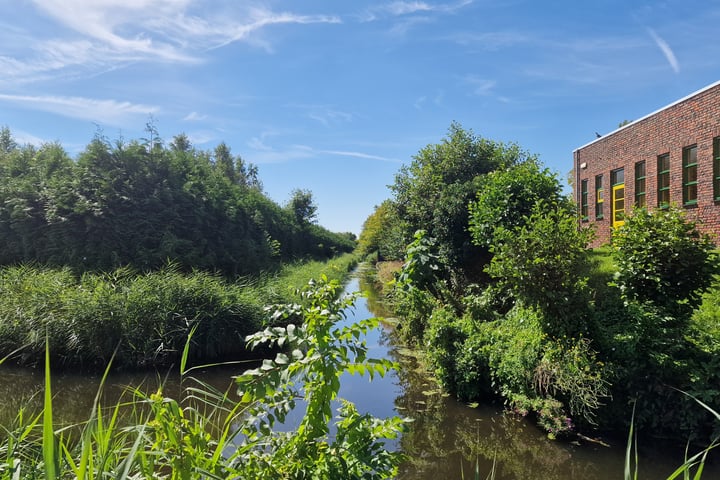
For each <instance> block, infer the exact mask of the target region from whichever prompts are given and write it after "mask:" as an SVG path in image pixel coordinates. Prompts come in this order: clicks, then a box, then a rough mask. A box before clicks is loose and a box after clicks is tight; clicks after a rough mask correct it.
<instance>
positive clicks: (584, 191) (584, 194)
mask: <svg viewBox="0 0 720 480" xmlns="http://www.w3.org/2000/svg"><path fill="white" fill-rule="evenodd" d="M580 218H581V219H582V221H583V222H587V220H588V181H587V180H583V181H581V182H580Z"/></svg>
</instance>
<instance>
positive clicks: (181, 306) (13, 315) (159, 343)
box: [0, 254, 355, 370]
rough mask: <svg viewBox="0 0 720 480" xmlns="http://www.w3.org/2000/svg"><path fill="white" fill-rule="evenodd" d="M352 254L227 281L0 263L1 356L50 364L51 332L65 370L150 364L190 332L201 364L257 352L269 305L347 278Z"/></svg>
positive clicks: (165, 359) (169, 356)
mask: <svg viewBox="0 0 720 480" xmlns="http://www.w3.org/2000/svg"><path fill="white" fill-rule="evenodd" d="M354 265H355V257H354V256H352V255H351V254H347V255H344V256H341V257H338V258H336V259H334V260H330V261H328V262H315V261H314V262H305V263H297V264H293V265H290V266H286V267H284V268H283V269H282V270H281V271H279V272H278V273H276V274H274V275H266V276H264V277H259V278H240V279H238V280H237V281H233V282H231V281H228V280H226V279H224V278H222V277H220V276H218V275H214V274H211V273H207V272H201V271H195V272H191V273H184V272H181V271H179V270H178V269H177V268H174V267H172V266H169V267H166V268H163V269H161V270H157V271H153V272H148V273H136V272H134V271H132V270H130V269H118V270H115V271H112V272H109V273H86V274H83V275H82V276H80V277H79V278H78V277H77V276H75V275H74V274H73V273H72V272H71V271H70V270H69V269H47V268H40V267H36V266H18V267H6V268H2V269H0V355H6V354H8V353H9V352H11V351H13V350H15V349H17V348H18V347H20V346H22V347H23V351H22V355H21V356H18V357H16V358H17V359H18V361H20V362H22V363H25V364H31V365H37V366H41V365H43V357H44V355H45V352H46V348H45V338H46V337H49V339H50V340H49V342H50V352H51V361H52V363H53V366H55V367H56V368H66V367H73V368H78V367H79V368H85V369H94V370H101V369H103V368H104V366H105V365H107V364H108V363H109V360H110V358H111V357H112V358H114V361H113V366H114V367H115V368H126V369H127V368H145V367H148V366H154V367H156V366H164V365H170V364H172V363H173V362H176V361H177V359H178V358H179V357H180V354H181V352H182V350H183V347H184V345H185V341H186V339H187V337H188V334H189V332H190V330H191V329H193V328H195V329H196V332H195V335H194V340H193V343H192V345H191V347H190V350H189V352H188V358H189V359H190V360H192V361H193V362H198V361H202V362H212V361H223V360H227V359H237V358H242V357H245V356H247V355H248V351H247V350H246V348H245V342H244V338H245V336H246V335H249V334H250V333H253V332H255V331H257V330H258V329H259V328H260V327H262V326H264V322H265V312H264V308H265V306H266V305H269V304H280V303H291V302H294V301H297V298H296V297H295V292H296V290H297V289H299V288H300V287H301V286H303V285H305V284H306V283H307V282H308V280H309V279H311V278H319V277H320V275H321V274H323V273H324V274H326V275H327V276H328V277H329V278H330V279H338V280H344V279H345V278H346V277H347V276H348V274H349V271H350V270H351V268H352V267H353V266H354Z"/></svg>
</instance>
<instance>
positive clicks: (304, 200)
mask: <svg viewBox="0 0 720 480" xmlns="http://www.w3.org/2000/svg"><path fill="white" fill-rule="evenodd" d="M287 208H288V210H290V212H291V213H292V214H293V215H294V216H295V220H296V221H297V223H298V225H301V226H302V225H308V224H310V223H315V221H316V219H317V205H315V200H314V199H313V195H312V192H311V191H310V190H303V189H299V188H296V189H295V190H293V191H292V193H291V194H290V201H289V202H288V204H287Z"/></svg>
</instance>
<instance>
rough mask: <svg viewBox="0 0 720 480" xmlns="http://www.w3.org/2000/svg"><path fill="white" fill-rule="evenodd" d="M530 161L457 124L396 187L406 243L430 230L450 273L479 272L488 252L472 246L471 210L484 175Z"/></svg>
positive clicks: (400, 176)
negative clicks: (416, 234)
mask: <svg viewBox="0 0 720 480" xmlns="http://www.w3.org/2000/svg"><path fill="white" fill-rule="evenodd" d="M527 158H529V155H528V154H527V153H526V152H523V151H522V150H521V149H520V148H519V147H518V146H517V145H515V144H507V145H506V144H503V143H499V142H494V141H491V140H488V139H484V138H481V137H478V136H476V135H475V134H474V133H473V132H472V131H469V130H465V129H463V128H462V127H461V126H460V125H459V124H457V123H453V124H451V125H450V128H449V129H448V134H447V137H446V138H444V139H443V140H442V141H441V142H440V143H438V144H434V145H428V146H426V147H425V148H423V149H421V150H420V151H419V152H418V153H417V155H415V156H414V157H413V161H412V162H411V163H410V164H409V165H406V166H403V167H402V168H401V169H400V171H399V172H398V173H397V175H396V176H395V183H394V184H393V185H391V186H390V188H391V189H392V191H393V193H394V202H395V205H396V206H397V215H398V218H399V220H400V222H402V228H403V230H404V238H405V240H406V243H409V240H410V238H411V237H412V235H413V233H414V232H415V231H416V230H418V229H426V230H427V231H428V235H429V236H430V237H433V238H435V239H437V242H438V254H439V255H440V259H441V261H442V263H443V264H445V265H447V266H448V267H449V269H448V271H447V272H445V273H446V274H449V273H451V272H455V273H456V274H458V275H460V274H463V273H465V274H471V275H472V273H473V272H474V273H478V272H477V271H476V270H475V269H476V264H477V263H478V262H479V261H480V262H482V259H481V258H479V256H480V255H481V254H482V251H479V250H478V249H477V248H476V247H473V246H472V244H471V241H470V240H471V239H470V236H469V235H468V225H469V224H468V209H467V206H468V204H469V203H470V202H471V201H472V200H473V199H474V198H475V196H476V194H477V192H478V189H479V187H480V185H481V179H482V176H483V175H485V174H487V173H489V172H491V171H493V170H496V169H503V168H509V167H510V166H512V165H515V164H517V163H518V162H520V161H522V160H524V159H527ZM460 276H462V275H460ZM459 281H460V280H459Z"/></svg>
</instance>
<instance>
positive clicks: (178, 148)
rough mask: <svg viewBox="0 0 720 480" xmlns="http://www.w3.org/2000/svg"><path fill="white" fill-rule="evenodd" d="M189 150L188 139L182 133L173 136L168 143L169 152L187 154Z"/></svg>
mask: <svg viewBox="0 0 720 480" xmlns="http://www.w3.org/2000/svg"><path fill="white" fill-rule="evenodd" d="M191 149H192V144H191V143H190V138H189V137H188V136H187V135H185V134H184V133H179V134H177V135H175V136H174V137H173V139H172V142H170V150H172V151H173V152H189V151H190V150H191Z"/></svg>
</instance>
